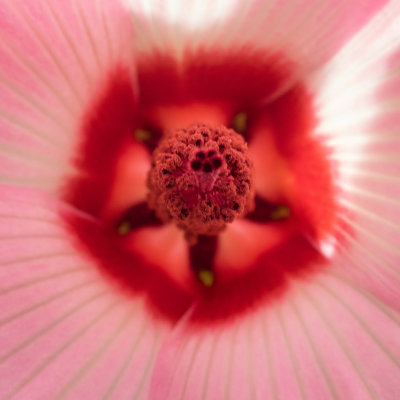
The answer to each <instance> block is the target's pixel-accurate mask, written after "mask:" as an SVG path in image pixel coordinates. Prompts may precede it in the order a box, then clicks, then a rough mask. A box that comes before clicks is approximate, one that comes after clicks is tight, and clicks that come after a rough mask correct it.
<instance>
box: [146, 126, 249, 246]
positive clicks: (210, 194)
mask: <svg viewBox="0 0 400 400" xmlns="http://www.w3.org/2000/svg"><path fill="white" fill-rule="evenodd" d="M152 161H153V162H152V168H151V170H150V173H149V175H148V181H147V184H148V187H149V189H150V193H149V196H148V205H149V207H150V208H151V209H153V210H154V211H155V212H156V214H157V216H158V217H159V218H160V219H161V220H163V221H165V222H168V221H173V222H174V223H175V224H176V225H177V226H178V227H179V228H181V229H183V230H184V231H185V234H186V238H187V239H188V241H189V242H192V243H194V242H196V241H197V237H198V235H216V234H218V233H219V232H221V231H222V230H223V229H224V227H225V226H226V224H227V223H230V222H232V221H233V220H234V219H235V218H237V217H241V216H244V215H245V214H246V213H247V212H249V211H251V210H252V209H253V208H254V189H253V183H252V163H251V161H250V159H249V157H248V154H247V144H246V142H245V140H244V139H243V137H242V136H241V135H239V134H238V133H236V132H235V131H233V130H232V129H228V128H225V127H223V126H221V127H218V128H211V127H208V126H206V125H202V124H196V125H192V126H190V127H189V128H186V129H179V130H178V131H176V132H174V133H172V134H170V135H168V136H166V137H165V138H164V139H163V140H161V142H160V143H159V145H158V147H157V148H156V149H155V151H154V153H153V160H152Z"/></svg>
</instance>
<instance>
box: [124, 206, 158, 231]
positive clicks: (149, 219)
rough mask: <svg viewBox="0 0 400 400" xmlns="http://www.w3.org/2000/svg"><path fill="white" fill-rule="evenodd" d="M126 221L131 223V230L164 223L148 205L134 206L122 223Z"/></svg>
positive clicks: (125, 215)
mask: <svg viewBox="0 0 400 400" xmlns="http://www.w3.org/2000/svg"><path fill="white" fill-rule="evenodd" d="M125 221H129V223H130V227H131V230H133V229H138V228H142V227H144V226H159V225H162V221H161V220H160V219H159V218H157V216H156V214H155V212H154V211H153V210H150V209H149V207H148V206H147V203H139V204H136V205H134V206H132V207H131V208H130V209H129V210H128V211H127V212H126V213H125V214H124V215H123V216H122V218H121V220H120V223H122V222H125ZM118 225H119V224H118ZM116 228H117V227H116Z"/></svg>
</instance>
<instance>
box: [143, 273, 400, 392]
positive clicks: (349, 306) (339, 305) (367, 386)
mask: <svg viewBox="0 0 400 400" xmlns="http://www.w3.org/2000/svg"><path fill="white" fill-rule="evenodd" d="M399 317H400V315H399V314H396V313H393V312H392V311H390V310H388V309H387V308H386V307H385V306H384V305H383V303H380V302H379V301H377V300H376V299H374V297H372V296H369V295H368V294H365V293H363V292H360V291H359V290H358V289H356V288H354V287H352V286H348V285H346V284H345V283H343V282H341V281H340V280H337V279H336V280H335V279H334V278H328V277H327V276H321V277H319V278H318V279H317V280H316V282H315V283H311V284H306V285H294V286H293V287H292V290H291V293H289V294H287V295H286V296H284V297H283V298H282V299H281V300H276V301H274V302H272V303H269V304H266V307H263V308H259V309H258V310H257V311H255V312H253V313H249V314H248V315H246V316H242V317H240V318H236V319H227V320H225V321H224V322H222V323H221V324H217V325H214V326H208V327H205V326H198V325H196V324H195V325H192V322H191V321H190V318H189V319H187V320H186V321H184V322H182V324H181V325H180V326H179V327H178V328H177V329H176V330H175V332H174V333H173V335H172V336H171V337H170V338H169V339H168V341H167V342H166V343H165V345H164V346H163V348H162V349H161V351H160V356H159V358H158V361H157V364H156V368H155V375H154V378H153V381H152V390H151V395H150V398H151V399H152V400H157V399H182V400H184V399H191V400H197V399H202V398H206V399H215V400H216V399H223V398H227V399H232V400H236V399H237V400H239V399H240V400H246V399H266V398H273V399H274V398H282V399H293V400H296V399H303V398H307V399H316V400H317V399H321V398H323V399H341V398H352V399H353V398H354V399H358V398H374V397H373V396H375V397H376V398H382V399H390V398H395V397H396V396H397V395H398V393H399V390H400V386H399V377H400V364H399V362H398V357H399V352H400V340H399V337H398V335H393V332H396V331H397V330H398V328H399V324H400V318H399ZM171 365H174V367H173V368H171Z"/></svg>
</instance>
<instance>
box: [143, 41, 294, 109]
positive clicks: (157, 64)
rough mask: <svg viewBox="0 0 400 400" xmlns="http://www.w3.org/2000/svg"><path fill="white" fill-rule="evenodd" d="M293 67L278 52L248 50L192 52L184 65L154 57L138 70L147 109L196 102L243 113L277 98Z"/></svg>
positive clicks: (185, 59)
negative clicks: (223, 104) (277, 92)
mask: <svg viewBox="0 0 400 400" xmlns="http://www.w3.org/2000/svg"><path fill="white" fill-rule="evenodd" d="M291 70H292V66H291V65H290V64H289V63H288V62H287V61H285V59H284V58H283V57H282V56H281V55H279V54H276V53H271V54H268V53H265V52H260V51H252V50H251V49H248V48H240V49H232V50H230V51H223V52H222V51H221V50H220V49H217V48H216V49H214V50H208V51H206V50H199V51H197V52H196V53H188V54H186V55H185V57H184V61H183V64H182V65H181V64H179V63H177V62H176V61H175V60H174V59H173V58H172V57H171V56H169V55H168V54H152V55H151V56H149V57H148V58H145V59H143V60H142V62H141V63H140V65H139V68H138V76H139V85H140V90H141V98H140V102H141V106H142V107H143V108H148V107H150V108H151V107H155V106H159V105H170V104H174V105H175V104H185V105H186V104H188V103H191V102H206V103H210V102H211V103H214V102H215V103H226V104H228V105H233V106H234V108H235V109H238V110H241V111H243V109H248V108H251V107H254V106H255V105H257V104H259V103H260V102H262V101H263V100H264V99H265V98H267V97H268V96H270V95H272V94H273V93H274V92H275V91H276V90H277V89H279V88H280V86H281V85H282V84H283V83H284V81H285V79H286V78H287V77H288V76H289V75H290V72H291Z"/></svg>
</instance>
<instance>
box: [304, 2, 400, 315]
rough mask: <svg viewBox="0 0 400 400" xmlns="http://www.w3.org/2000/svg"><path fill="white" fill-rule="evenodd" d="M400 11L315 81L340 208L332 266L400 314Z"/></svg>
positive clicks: (320, 132) (387, 13)
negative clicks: (399, 104)
mask: <svg viewBox="0 0 400 400" xmlns="http://www.w3.org/2000/svg"><path fill="white" fill-rule="evenodd" d="M399 11H400V9H399V5H398V4H397V2H392V3H391V5H390V6H388V7H386V8H385V9H384V11H383V12H382V13H381V14H380V15H378V16H377V17H376V18H374V20H373V21H372V22H371V23H370V24H369V25H368V26H366V27H365V28H364V29H363V30H362V31H360V33H359V34H358V35H357V36H356V37H355V38H354V40H353V41H352V42H351V43H349V45H348V46H346V47H345V48H343V50H342V51H341V52H340V53H338V54H337V56H336V57H335V58H334V59H333V60H332V61H331V62H330V63H329V64H328V65H327V66H326V67H325V68H324V69H323V70H322V71H321V72H320V73H319V74H318V75H316V76H315V77H314V78H313V80H311V81H310V83H311V85H313V86H314V88H315V91H316V103H317V106H318V107H317V110H318V119H319V124H318V126H317V128H316V132H315V134H316V138H317V139H318V140H322V141H323V142H324V143H325V144H326V146H327V147H328V148H329V149H330V151H329V158H330V159H331V163H332V165H334V169H335V171H336V172H335V175H336V179H335V186H336V191H337V196H336V197H337V201H338V203H339V204H340V212H339V213H338V223H337V226H336V228H335V230H336V234H337V237H336V238H337V240H336V241H334V243H333V247H332V248H336V250H337V254H333V255H332V254H331V260H330V262H331V264H332V268H333V269H334V270H335V271H336V272H337V273H339V274H340V275H341V276H344V277H345V278H346V279H349V280H351V281H353V282H354V283H356V284H357V285H360V286H361V287H362V288H364V289H366V290H367V291H369V292H371V293H373V295H375V296H377V297H379V298H380V300H382V301H384V302H385V303H386V304H388V305H389V306H390V307H393V308H395V309H397V310H399V308H400V302H399V301H400V293H399V290H398V285H399V276H400V275H399V265H400V253H399V251H398V242H399V239H400V234H399V232H400V209H399V207H400V203H399V194H400V185H399V180H398V174H399V171H400V167H399V162H398V152H399V135H398V122H399V121H400V109H399V106H398V104H397V102H396V100H395V99H396V98H397V97H396V96H397V93H398V91H396V90H394V91H393V88H398V87H399V84H400V79H399V74H398V73H397V72H396V71H397V69H398V68H399V66H400V52H399V49H400V35H399V31H398V21H397V19H396V18H397V15H398V14H399ZM365 43H368V46H367V47H366V46H365ZM350 60H351V61H350ZM350 64H351V68H349V69H346V68H345V66H348V65H350ZM333 253H335V250H333Z"/></svg>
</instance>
